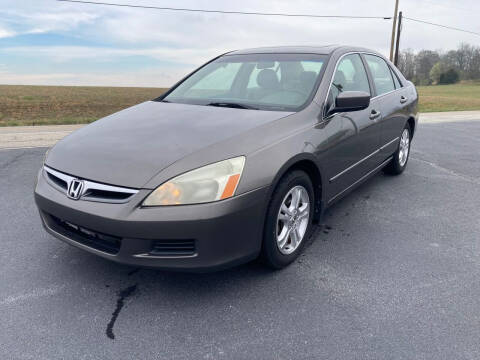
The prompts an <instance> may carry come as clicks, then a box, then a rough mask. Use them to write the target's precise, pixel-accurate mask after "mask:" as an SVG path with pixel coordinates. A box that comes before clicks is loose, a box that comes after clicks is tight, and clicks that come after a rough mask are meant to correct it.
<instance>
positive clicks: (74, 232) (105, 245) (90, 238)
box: [47, 215, 121, 255]
mask: <svg viewBox="0 0 480 360" xmlns="http://www.w3.org/2000/svg"><path fill="white" fill-rule="evenodd" d="M47 216H48V218H49V221H48V226H49V227H51V228H52V229H53V230H55V231H56V232H58V233H60V234H62V235H63V236H66V237H67V238H69V239H71V240H74V241H76V242H78V243H80V244H83V245H85V246H88V247H91V248H94V249H96V250H99V251H103V252H106V253H108V254H111V255H115V254H117V253H118V252H119V250H120V245H121V238H119V237H117V236H112V235H107V234H103V233H99V232H96V231H93V230H90V229H86V228H84V227H81V226H78V225H75V224H72V223H69V222H67V221H64V220H62V219H59V218H57V217H55V216H53V215H47Z"/></svg>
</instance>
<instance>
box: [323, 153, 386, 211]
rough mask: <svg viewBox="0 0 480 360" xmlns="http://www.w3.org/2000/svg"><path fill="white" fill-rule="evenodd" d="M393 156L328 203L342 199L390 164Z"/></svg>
mask: <svg viewBox="0 0 480 360" xmlns="http://www.w3.org/2000/svg"><path fill="white" fill-rule="evenodd" d="M392 158H393V156H390V157H388V158H387V159H386V160H385V161H383V162H382V163H381V164H380V165H378V166H377V167H376V168H375V169H373V170H371V171H369V172H368V173H366V174H365V175H363V176H362V177H361V178H360V179H358V180H357V181H355V182H354V183H353V184H352V185H350V186H348V187H347V188H345V189H343V190H342V191H340V192H339V193H338V194H336V195H334V196H333V197H332V198H330V200H328V202H327V205H331V204H332V203H333V202H335V201H336V200H338V199H340V198H341V197H342V196H344V195H346V194H347V193H348V192H349V191H350V190H352V189H353V188H354V187H356V186H357V185H359V184H361V183H362V182H364V181H365V180H367V179H368V178H369V177H370V176H372V175H374V174H376V173H377V172H378V171H379V170H381V169H382V168H383V167H384V166H385V165H387V164H388V162H389V161H390V160H392Z"/></svg>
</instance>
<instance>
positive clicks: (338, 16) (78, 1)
mask: <svg viewBox="0 0 480 360" xmlns="http://www.w3.org/2000/svg"><path fill="white" fill-rule="evenodd" d="M57 1H62V2H70V3H80V4H94V5H108V6H118V7H128V8H140V9H153V10H167V11H187V12H200V13H218V14H236V15H260V16H285V17H305V18H339V19H382V20H391V19H392V17H391V16H350V15H315V14H287V13H265V12H248V11H226V10H205V9H189V8H174V7H160V6H147V5H132V4H117V3H107V2H96V1H83V0H57Z"/></svg>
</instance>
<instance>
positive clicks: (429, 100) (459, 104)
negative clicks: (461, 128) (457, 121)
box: [417, 82, 480, 112]
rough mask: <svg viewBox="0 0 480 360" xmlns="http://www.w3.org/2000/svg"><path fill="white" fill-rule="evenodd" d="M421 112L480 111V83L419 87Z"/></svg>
mask: <svg viewBox="0 0 480 360" xmlns="http://www.w3.org/2000/svg"><path fill="white" fill-rule="evenodd" d="M417 90H418V95H419V105H420V112H432V111H462V110H480V82H476V83H475V82H468V83H460V84H454V85H432V86H417Z"/></svg>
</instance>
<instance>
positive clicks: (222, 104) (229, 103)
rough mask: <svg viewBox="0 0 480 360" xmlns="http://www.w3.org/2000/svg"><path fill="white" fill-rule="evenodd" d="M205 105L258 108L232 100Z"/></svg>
mask: <svg viewBox="0 0 480 360" xmlns="http://www.w3.org/2000/svg"><path fill="white" fill-rule="evenodd" d="M206 105H207V106H218V107H228V108H234V109H250V110H258V108H256V107H254V106H250V105H245V104H239V103H234V102H225V101H221V102H211V103H208V104H206Z"/></svg>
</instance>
